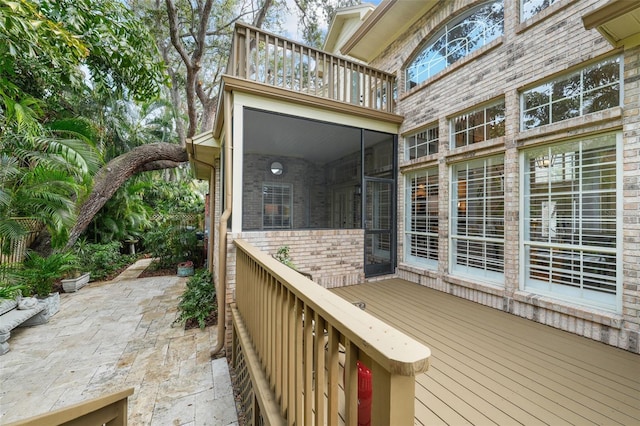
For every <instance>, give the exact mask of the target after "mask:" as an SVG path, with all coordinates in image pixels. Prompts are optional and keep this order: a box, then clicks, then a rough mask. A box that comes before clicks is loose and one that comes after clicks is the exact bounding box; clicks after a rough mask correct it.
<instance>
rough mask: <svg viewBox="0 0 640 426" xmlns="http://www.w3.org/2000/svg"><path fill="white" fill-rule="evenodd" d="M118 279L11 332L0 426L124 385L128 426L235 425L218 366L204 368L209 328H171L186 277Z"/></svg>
mask: <svg viewBox="0 0 640 426" xmlns="http://www.w3.org/2000/svg"><path fill="white" fill-rule="evenodd" d="M145 262H149V261H148V260H143V261H140V262H137V263H136V264H135V265H133V266H132V267H131V268H129V269H128V270H127V271H126V272H125V273H123V274H122V275H120V277H118V278H117V279H115V280H113V281H110V282H104V283H90V284H89V285H87V286H86V287H84V288H83V289H81V290H80V291H78V292H76V293H68V294H65V293H63V294H61V295H60V296H61V307H60V312H58V313H57V314H56V315H54V316H53V317H52V318H51V320H50V321H49V323H47V324H44V325H40V326H36V327H29V328H18V329H15V330H13V331H12V333H11V334H12V336H11V339H10V345H11V350H10V351H9V352H8V353H7V354H5V355H3V356H0V423H2V424H4V423H7V422H11V421H15V420H19V419H24V418H26V417H30V416H33V415H37V414H41V413H44V412H47V411H51V410H54V409H57V408H61V407H65V406H68V405H71V404H74V403H77V402H80V401H84V400H87V399H90V398H94V397H97V396H100V395H103V394H105V393H110V392H115V391H118V390H121V389H126V388H128V387H133V388H134V389H135V391H134V394H133V396H132V397H131V398H130V399H129V424H131V425H196V426H201V425H235V424H237V415H236V411H235V405H234V398H233V391H232V388H231V384H230V380H229V370H228V368H227V363H226V359H224V358H221V359H216V360H213V361H212V360H210V358H209V350H210V348H211V347H213V346H215V343H216V342H215V339H216V331H215V328H208V329H206V330H204V331H203V330H199V329H196V330H186V331H185V330H184V329H183V328H182V326H176V327H172V326H171V325H172V323H173V321H174V320H175V318H176V316H177V304H178V300H179V298H180V295H181V294H182V292H183V290H184V286H185V282H186V279H185V278H178V277H175V276H169V277H153V278H137V276H138V275H139V274H140V273H141V272H142V271H143V270H144V268H145V267H146V264H145Z"/></svg>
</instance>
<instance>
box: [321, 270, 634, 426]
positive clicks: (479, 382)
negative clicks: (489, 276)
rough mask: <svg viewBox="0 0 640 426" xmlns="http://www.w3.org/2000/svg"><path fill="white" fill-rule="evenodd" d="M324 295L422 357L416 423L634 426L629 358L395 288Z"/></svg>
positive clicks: (473, 307) (422, 290)
mask: <svg viewBox="0 0 640 426" xmlns="http://www.w3.org/2000/svg"><path fill="white" fill-rule="evenodd" d="M333 291H334V292H335V293H337V294H339V295H340V296H342V297H344V298H345V299H347V300H349V301H352V302H353V301H364V302H365V303H366V311H367V312H369V313H371V314H372V315H374V316H376V317H378V318H380V319H381V320H383V321H385V322H387V323H389V324H390V325H393V326H394V327H396V328H398V329H400V330H402V331H403V332H405V333H406V334H408V335H410V336H412V337H414V338H415V339H417V340H419V341H421V342H422V343H424V344H425V345H427V346H428V347H429V348H430V349H431V351H432V357H431V360H430V369H429V371H428V372H427V373H426V374H424V375H421V376H419V377H418V378H417V380H416V423H417V424H435V423H439V422H443V423H444V424H460V423H465V422H469V423H472V424H492V423H495V424H518V423H520V424H527V425H529V424H577V425H583V424H622V425H628V424H640V356H638V355H636V354H632V353H630V352H627V351H623V350H621V349H616V348H613V347H611V346H608V345H605V344H603V343H599V342H596V341H593V340H590V339H587V338H584V337H580V336H577V335H574V334H571V333H567V332H563V331H561V330H558V329H555V328H552V327H549V326H546V325H543V324H539V323H536V322H533V321H529V320H526V319H523V318H519V317H516V316H514V315H510V314H507V313H505V312H501V311H499V310H496V309H492V308H489V307H486V306H482V305H480V304H477V303H474V302H470V301H468V300H464V299H461V298H458V297H455V296H452V295H449V294H446V293H443V292H439V291H436V290H432V289H428V288H426V287H423V286H419V285H417V284H414V283H410V282H408V281H404V280H400V279H391V280H384V281H377V282H372V283H367V284H362V285H356V286H349V287H342V288H338V289H333Z"/></svg>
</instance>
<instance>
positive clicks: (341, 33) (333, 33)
mask: <svg viewBox="0 0 640 426" xmlns="http://www.w3.org/2000/svg"><path fill="white" fill-rule="evenodd" d="M375 8H376V7H375V6H374V5H372V4H371V3H362V4H359V5H356V6H351V7H345V8H342V9H338V10H337V11H336V15H335V16H334V17H333V20H332V21H331V25H330V26H329V31H328V32H327V38H326V39H325V41H324V45H323V46H322V50H324V51H327V52H330V53H333V54H336V53H338V52H339V51H340V48H341V47H342V46H343V45H344V43H345V41H347V40H348V39H349V38H350V37H351V36H352V35H353V33H354V32H355V31H356V30H357V29H358V27H360V25H361V24H362V21H364V20H365V19H366V17H367V16H369V15H370V14H371V13H372V12H373V11H374V10H375Z"/></svg>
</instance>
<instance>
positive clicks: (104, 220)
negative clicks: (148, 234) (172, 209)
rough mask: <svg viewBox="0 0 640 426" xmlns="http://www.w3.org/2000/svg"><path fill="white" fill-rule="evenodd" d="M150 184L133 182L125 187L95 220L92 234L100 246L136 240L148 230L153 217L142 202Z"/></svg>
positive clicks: (150, 182)
mask: <svg viewBox="0 0 640 426" xmlns="http://www.w3.org/2000/svg"><path fill="white" fill-rule="evenodd" d="M151 184H152V181H150V180H148V179H144V178H135V179H131V180H129V181H128V182H127V183H125V184H124V185H123V186H122V187H121V188H120V189H119V190H118V191H117V192H116V193H115V194H114V196H113V197H111V199H110V200H109V201H108V202H107V203H106V204H105V205H104V207H103V208H102V209H101V210H100V212H99V213H98V214H97V215H96V216H95V217H94V219H93V222H92V226H91V227H90V230H91V233H93V238H94V240H95V241H100V242H103V243H106V242H109V241H122V240H128V239H137V238H138V237H139V236H140V234H141V233H142V232H143V231H144V230H145V229H147V228H148V227H149V226H150V221H149V218H150V216H151V214H152V213H153V212H152V210H151V207H150V206H148V205H147V204H146V203H145V202H144V196H143V194H144V191H145V189H147V188H149V186H150V185H151Z"/></svg>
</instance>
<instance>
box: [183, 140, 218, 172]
mask: <svg viewBox="0 0 640 426" xmlns="http://www.w3.org/2000/svg"><path fill="white" fill-rule="evenodd" d="M187 154H188V156H189V163H190V164H191V168H192V170H193V174H194V175H195V177H196V179H204V180H209V178H210V177H211V168H212V167H213V166H214V164H215V160H216V159H217V158H219V157H220V143H219V142H218V141H217V140H216V138H214V137H213V131H208V132H204V133H200V134H199V135H196V136H194V137H193V138H191V139H187Z"/></svg>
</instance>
